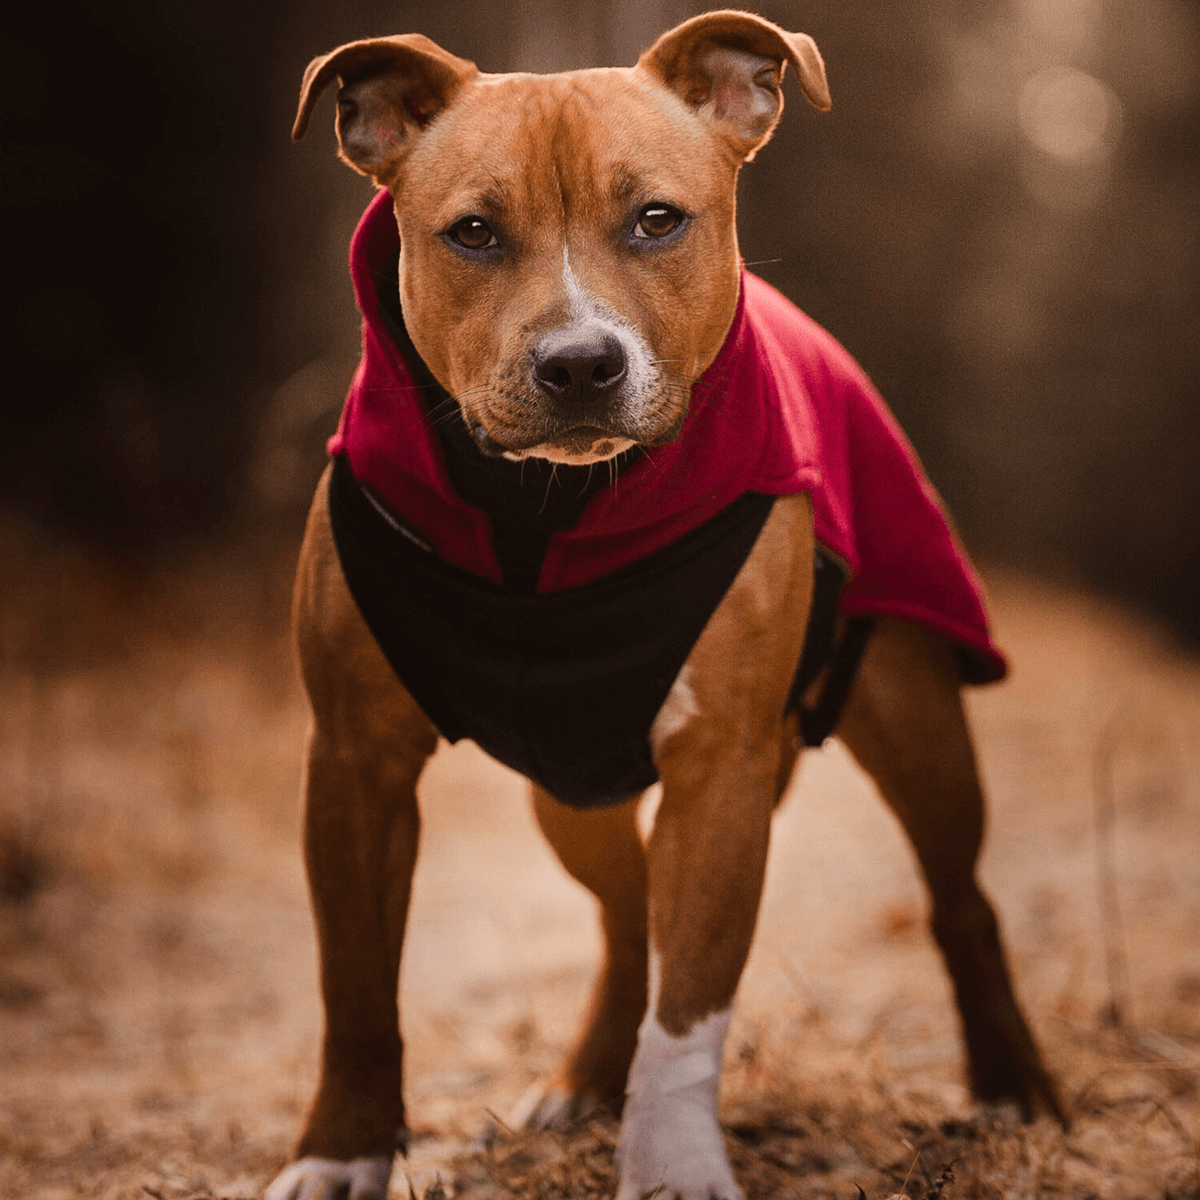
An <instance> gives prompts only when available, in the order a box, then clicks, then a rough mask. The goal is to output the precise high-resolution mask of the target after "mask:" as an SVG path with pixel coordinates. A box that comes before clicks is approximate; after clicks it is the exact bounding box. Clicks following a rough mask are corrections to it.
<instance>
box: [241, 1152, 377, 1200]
mask: <svg viewBox="0 0 1200 1200" xmlns="http://www.w3.org/2000/svg"><path fill="white" fill-rule="evenodd" d="M391 1174H392V1160H391V1158H390V1157H386V1158H385V1157H384V1156H383V1155H380V1156H379V1157H378V1158H355V1159H352V1160H351V1161H350V1162H341V1161H340V1160H338V1159H334V1158H301V1159H298V1160H297V1161H296V1162H294V1163H292V1165H291V1166H289V1167H285V1168H284V1169H283V1170H282V1171H281V1172H280V1173H279V1174H278V1175H277V1176H276V1177H275V1180H274V1182H273V1183H272V1184H271V1185H270V1187H268V1188H267V1190H266V1191H265V1192H264V1193H263V1200H387V1190H388V1180H389V1179H390V1178H391Z"/></svg>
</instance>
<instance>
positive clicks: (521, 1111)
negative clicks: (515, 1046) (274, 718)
mask: <svg viewBox="0 0 1200 1200" xmlns="http://www.w3.org/2000/svg"><path fill="white" fill-rule="evenodd" d="M601 1110H602V1105H601V1104H600V1103H599V1102H598V1101H596V1100H593V1099H592V1098H591V1097H590V1096H577V1095H575V1094H574V1093H573V1092H571V1090H570V1089H569V1088H566V1087H564V1086H563V1085H562V1084H556V1083H547V1082H546V1081H544V1080H539V1081H538V1082H537V1083H535V1084H533V1086H532V1087H530V1088H529V1090H528V1091H526V1092H525V1094H524V1095H523V1096H522V1097H521V1098H520V1100H518V1101H517V1102H516V1104H514V1105H513V1107H512V1111H511V1112H509V1114H508V1118H507V1121H506V1124H507V1125H508V1127H509V1128H510V1129H521V1130H524V1131H526V1132H528V1133H540V1132H541V1131H542V1130H543V1129H569V1128H570V1127H571V1126H572V1125H577V1124H578V1123H579V1122H580V1121H586V1120H588V1119H589V1118H591V1117H594V1116H595V1115H596V1114H597V1113H599V1112H600V1111H601Z"/></svg>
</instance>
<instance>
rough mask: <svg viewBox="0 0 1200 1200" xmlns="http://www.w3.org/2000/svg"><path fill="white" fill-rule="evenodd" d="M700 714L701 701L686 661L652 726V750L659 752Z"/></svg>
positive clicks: (654, 752) (655, 752) (653, 752)
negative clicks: (697, 697) (668, 740)
mask: <svg viewBox="0 0 1200 1200" xmlns="http://www.w3.org/2000/svg"><path fill="white" fill-rule="evenodd" d="M699 715H700V702H699V701H698V700H697V699H696V693H695V690H694V689H693V688H692V668H691V667H690V666H689V665H688V664H687V663H684V664H683V667H682V668H681V669H680V672H679V674H678V675H677V676H676V677H675V682H674V683H673V684H671V690H670V691H669V692H668V693H667V698H666V699H665V700H664V701H663V703H662V708H660V709H659V710H658V715H657V716H656V717H655V718H654V724H653V725H651V726H650V750H651V753H652V754H657V753H658V751H659V748H660V747H661V746H662V744H663V742H665V741H667V739H668V738H672V737H674V736H675V734H677V733H678V732H679V731H680V730H681V729H683V728H684V727H685V726H686V725H687V724H688V722H689V721H691V720H692V718H693V717H698V716H699Z"/></svg>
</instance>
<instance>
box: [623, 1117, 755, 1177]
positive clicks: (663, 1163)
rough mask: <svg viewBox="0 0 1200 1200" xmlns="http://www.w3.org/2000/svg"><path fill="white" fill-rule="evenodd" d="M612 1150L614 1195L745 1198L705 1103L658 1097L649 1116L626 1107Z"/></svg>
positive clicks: (715, 1120) (718, 1127)
mask: <svg viewBox="0 0 1200 1200" xmlns="http://www.w3.org/2000/svg"><path fill="white" fill-rule="evenodd" d="M648 1118H649V1119H648ZM617 1155H618V1162H619V1164H620V1168H621V1185H620V1187H619V1188H618V1190H617V1200H642V1197H644V1196H656V1197H661V1198H662V1200H675V1198H676V1197H678V1198H679V1200H745V1198H744V1196H743V1194H742V1190H741V1188H739V1187H738V1185H737V1184H736V1183H735V1182H734V1181H733V1172H732V1171H730V1169H729V1160H728V1159H727V1158H726V1157H725V1144H724V1141H723V1139H722V1137H721V1127H720V1125H718V1124H717V1119H716V1117H715V1116H714V1115H713V1114H712V1112H711V1110H710V1109H709V1107H708V1106H707V1105H700V1104H694V1103H688V1102H686V1101H684V1102H679V1103H665V1102H660V1103H659V1104H657V1105H655V1111H654V1113H653V1115H652V1117H650V1115H649V1114H645V1113H642V1112H639V1111H635V1112H633V1113H630V1112H628V1111H627V1112H626V1115H625V1119H624V1121H623V1122H622V1123H621V1141H620V1145H619V1148H618V1151H617Z"/></svg>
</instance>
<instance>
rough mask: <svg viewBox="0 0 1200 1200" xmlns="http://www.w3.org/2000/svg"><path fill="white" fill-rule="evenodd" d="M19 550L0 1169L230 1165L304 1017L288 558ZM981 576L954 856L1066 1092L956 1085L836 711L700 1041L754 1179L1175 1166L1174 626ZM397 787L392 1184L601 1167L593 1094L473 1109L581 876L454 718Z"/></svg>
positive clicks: (542, 1057)
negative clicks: (1031, 1104)
mask: <svg viewBox="0 0 1200 1200" xmlns="http://www.w3.org/2000/svg"><path fill="white" fill-rule="evenodd" d="M24 549H25V551H27V552H28V553H29V554H32V556H33V559H34V560H36V561H34V564H33V565H34V568H35V569H34V570H33V571H32V575H29V574H27V576H26V577H27V578H32V579H33V581H34V582H33V584H32V585H31V590H30V591H29V592H28V593H26V595H25V598H24V600H23V601H18V600H14V599H13V598H12V597H11V596H10V597H9V598H8V600H7V601H6V602H5V603H4V604H3V607H2V611H0V637H2V639H3V641H2V643H0V644H3V645H4V646H5V647H6V652H5V656H4V658H3V660H0V1196H2V1197H9V1196H12V1197H17V1196H20V1197H45V1198H47V1200H50V1198H62V1200H67V1198H68V1197H83V1196H88V1197H103V1198H116V1197H122V1198H125V1197H129V1198H138V1200H145V1197H146V1196H150V1197H153V1198H154V1200H217V1198H228V1200H241V1198H243V1197H253V1196H256V1195H257V1194H258V1193H259V1191H260V1190H261V1188H262V1187H263V1186H264V1184H265V1183H266V1182H267V1181H268V1180H269V1178H270V1177H271V1176H272V1175H273V1173H274V1172H275V1170H277V1169H278V1167H279V1166H280V1165H281V1164H282V1163H283V1162H284V1161H285V1160H286V1158H287V1156H288V1154H289V1150H290V1147H291V1144H292V1141H293V1139H294V1137H295V1135H296V1132H297V1128H298V1124H299V1121H300V1119H301V1116H302V1112H303V1109H304V1106H305V1104H306V1101H307V1098H308V1095H309V1091H310V1088H311V1087H312V1084H313V1080H314V1071H315V1062H316V1045H317V1038H318V1032H319V1010H318V1006H317V1000H316V985H315V962H314V950H313V940H312V934H311V929H310V924H309V918H308V912H307V901H306V895H305V886H304V881H303V877H302V873H301V869H300V859H299V852H298V848H297V842H298V832H297V830H298V805H297V795H298V780H299V756H300V752H301V747H302V742H303V737H304V727H305V715H304V709H303V703H302V700H301V697H300V694H299V691H298V688H297V685H296V682H295V678H294V675H293V671H292V667H291V665H290V651H289V649H288V644H287V638H286V633H285V632H284V631H283V630H282V629H281V628H280V626H279V623H278V622H277V621H274V620H273V619H272V618H271V614H273V613H277V612H280V611H283V609H284V608H285V607H286V595H285V588H284V585H282V584H281V583H279V582H278V581H275V582H270V583H264V582H263V579H264V577H267V578H269V579H273V578H274V576H273V574H272V573H271V572H266V573H265V575H264V572H263V571H262V570H261V569H255V570H251V569H249V568H246V567H245V565H244V564H241V565H240V566H239V561H238V560H236V558H235V559H234V560H232V561H231V560H229V559H222V558H219V557H217V558H214V559H213V561H212V562H210V563H209V564H208V565H207V566H205V565H204V564H200V565H199V566H197V565H196V564H195V563H189V565H188V566H187V567H186V568H184V567H181V568H179V570H178V572H176V573H175V574H172V573H171V572H163V571H160V572H159V573H158V574H157V575H156V577H155V578H154V579H153V580H151V581H150V582H149V583H145V582H144V581H143V583H142V584H141V585H139V586H138V587H136V588H135V587H134V586H133V585H131V584H130V583H128V581H127V580H125V579H124V578H123V576H122V574H121V572H120V571H119V570H113V569H111V568H104V569H100V568H95V567H93V566H92V565H89V564H87V563H86V562H82V561H79V562H77V561H75V560H73V559H71V560H69V561H64V559H62V558H61V557H59V556H56V555H54V554H46V555H42V556H40V557H39V555H38V553H36V552H33V551H30V550H29V547H28V546H27V545H26V546H25V547H24ZM56 579H66V580H68V581H69V582H68V584H61V583H60V584H55V582H54V581H55V580H56ZM81 581H82V583H84V584H86V587H83V586H76V585H77V584H81ZM988 581H989V585H990V587H991V591H992V594H993V602H994V610H995V616H996V623H997V627H998V631H999V636H1000V639H1001V641H1002V642H1003V643H1004V644H1005V645H1006V646H1007V648H1008V649H1009V651H1010V652H1011V656H1012V659H1013V661H1014V664H1015V669H1014V671H1013V674H1012V677H1011V679H1010V681H1008V682H1005V683H1004V684H1002V685H999V686H994V687H990V688H985V689H981V690H979V691H977V692H974V693H973V694H972V695H971V697H970V709H971V714H972V718H973V722H974V725H975V728H976V730H977V735H978V743H979V748H980V757H981V761H982V768H983V772H984V776H985V780H986V784H987V788H988V791H989V794H990V800H991V810H990V811H991V820H990V825H989V836H988V842H987V849H986V855H985V860H984V864H983V877H984V879H985V882H986V884H987V886H988V888H989V889H990V891H991V893H992V894H993V896H994V898H995V900H996V902H997V905H998V908H999V910H1000V913H1001V917H1002V922H1003V925H1004V928H1005V931H1006V933H1007V936H1008V940H1009V946H1010V950H1011V957H1012V963H1013V967H1014V970H1015V974H1016V977H1017V980H1018V989H1019V992H1020V994H1021V996H1022V997H1023V999H1024V1002H1025V1004H1026V1006H1027V1009H1028V1012H1029V1015H1030V1018H1031V1020H1032V1023H1033V1024H1034V1026H1035V1028H1036V1029H1037V1031H1038V1034H1039V1036H1040V1038H1041V1040H1042V1042H1043V1044H1044V1046H1045V1049H1046V1054H1047V1057H1048V1060H1049V1062H1050V1063H1051V1065H1052V1067H1053V1070H1054V1071H1055V1073H1056V1074H1057V1075H1058V1077H1059V1079H1060V1080H1061V1082H1062V1089H1063V1094H1064V1097H1065V1099H1066V1101H1067V1104H1068V1106H1069V1107H1070V1109H1071V1112H1072V1114H1073V1117H1074V1123H1073V1126H1072V1128H1071V1130H1070V1131H1069V1132H1066V1133H1064V1132H1063V1131H1061V1130H1059V1129H1058V1128H1057V1127H1056V1126H1053V1125H1051V1124H1049V1123H1046V1122H1042V1123H1038V1124H1035V1125H1033V1126H1031V1127H1020V1126H1012V1125H1009V1124H1007V1123H1005V1121H1004V1120H1003V1118H1002V1115H996V1114H977V1113H975V1112H974V1111H973V1109H972V1107H971V1105H970V1103H969V1100H968V1097H967V1095H966V1093H965V1091H964V1089H963V1087H962V1085H961V1076H960V1066H961V1064H960V1055H959V1047H958V1042H957V1036H956V1031H955V1024H954V1018H953V1013H952V1011H951V1007H950V1001H949V996H948V989H947V985H946V983H945V980H944V977H943V975H942V972H941V969H940V965H939V963H938V961H937V958H936V956H935V952H934V950H933V948H932V945H931V942H930V939H929V937H928V934H927V932H926V928H925V919H924V899H923V895H922V892H921V888H920V886H919V884H918V881H917V878H916V875H915V872H914V868H913V864H912V862H911V859H910V855H909V852H908V850H907V847H906V845H905V843H904V842H903V840H902V838H901V836H900V834H899V832H898V830H897V828H896V826H895V824H894V822H893V821H892V819H891V818H890V816H889V815H888V814H887V813H886V811H885V810H884V809H883V807H882V806H881V805H880V804H879V802H878V801H877V800H876V798H875V796H874V795H873V793H872V790H871V787H870V785H869V783H867V781H866V780H865V779H864V778H863V776H862V775H861V774H860V773H859V772H858V771H857V769H856V768H855V766H854V765H853V763H852V762H851V761H850V760H849V758H848V756H847V755H846V753H845V752H844V751H843V750H842V749H841V748H840V747H839V746H838V745H837V744H836V743H832V744H829V745H828V746H827V747H826V748H824V749H823V750H821V751H820V752H818V753H811V754H810V755H808V756H807V758H806V759H805V761H804V762H803V764H802V766H801V769H800V771H799V772H798V775H797V777H796V779H795V780H794V782H793V785H792V789H791V792H790V794H789V796H788V798H787V801H786V803H785V805H784V806H783V809H782V811H781V813H780V815H779V817H778V818H777V821H776V829H775V834H774V844H773V849H772V858H771V862H770V868H769V878H768V883H767V890H766V896H765V900H764V904H763V909H762V914H761V919H760V922H759V930H758V935H757V940H756V944H755V949H754V952H753V956H752V959H751V962H750V965H749V968H748V970H747V973H746V976H745V979H744V982H743V986H742V988H741V991H740V993H739V999H738V1010H737V1017H736V1019H735V1022H734V1026H733V1030H732V1033H731V1036H730V1040H729V1045H728V1055H727V1062H728V1077H727V1082H726V1088H725V1108H724V1115H725V1117H726V1121H727V1129H728V1134H729V1144H730V1149H731V1154H732V1156H733V1159H734V1163H735V1167H736V1170H737V1173H738V1175H739V1178H740V1179H741V1180H742V1181H743V1185H744V1186H745V1188H746V1190H747V1192H748V1194H749V1195H750V1196H751V1197H752V1198H760V1197H761V1198H766V1197H844V1198H845V1200H855V1198H856V1197H858V1196H859V1195H862V1196H865V1197H867V1198H869V1200H884V1198H885V1197H888V1196H890V1195H893V1194H895V1193H901V1194H905V1195H910V1196H914V1197H936V1196H944V1197H950V1198H954V1197H1046V1196H1049V1197H1080V1198H1082V1197H1090V1196H1095V1197H1104V1198H1105V1200H1108V1198H1113V1200H1122V1198H1129V1200H1146V1198H1155V1197H1157V1198H1167V1197H1169V1198H1170V1200H1185V1198H1189V1200H1195V1198H1197V1197H1200V854H1197V845H1198V843H1200V838H1198V835H1200V661H1198V660H1197V659H1196V658H1194V657H1189V656H1188V655H1187V654H1185V653H1184V652H1183V651H1181V650H1180V649H1179V648H1177V647H1175V646H1173V645H1172V643H1171V641H1170V640H1169V639H1168V638H1167V637H1166V636H1165V635H1163V634H1162V633H1161V632H1160V631H1158V630H1156V629H1155V628H1154V627H1153V626H1152V625H1151V624H1150V623H1148V622H1146V621H1144V620H1140V619H1137V618H1135V617H1133V616H1130V615H1129V614H1126V613H1123V612H1121V611H1119V610H1117V609H1115V608H1113V607H1111V606H1108V605H1105V604H1103V603H1101V602H1099V601H1098V600H1096V599H1094V598H1091V597H1088V596H1086V595H1084V594H1083V593H1081V592H1078V591H1074V590H1071V589H1067V588H1055V587H1050V586H1048V585H1046V584H1043V583H1037V582H1035V581H1031V580H1028V579H1022V578H1019V577H1015V576H1012V575H1007V574H1004V573H1001V572H991V573H989V574H988ZM422 803H423V808H424V812H425V828H424V840H423V849H422V858H421V861H420V864H419V867H418V876H417V883H416V893H415V900H414V908H413V911H412V916H411V921H410V934H409V940H408V944H407V949H406V957H405V963H404V970H403V978H402V1004H403V1023H404V1028H405V1033H406V1036H407V1044H408V1047H409V1054H408V1061H407V1094H408V1098H409V1105H410V1113H411V1117H412V1121H413V1125H414V1134H415V1138H414V1144H413V1149H412V1153H411V1157H410V1158H409V1159H408V1160H407V1161H402V1162H401V1163H400V1164H399V1165H400V1168H401V1169H400V1170H398V1171H397V1173H396V1175H395V1182H394V1194H395V1195H397V1196H406V1195H407V1194H408V1187H409V1181H411V1184H412V1187H413V1189H414V1191H415V1194H416V1195H421V1194H422V1193H423V1192H424V1193H426V1194H427V1195H428V1196H430V1197H433V1196H436V1195H438V1188H439V1187H441V1189H442V1193H441V1194H442V1195H468V1196H488V1197H500V1196H508V1195H516V1196H530V1197H545V1198H547V1200H549V1198H552V1197H585V1196H586V1197H591V1196H596V1197H603V1196H608V1195H611V1188H612V1184H613V1174H612V1163H611V1147H612V1141H613V1136H614V1129H613V1126H612V1123H611V1122H609V1121H606V1120H604V1119H597V1120H595V1121H593V1122H591V1123H590V1124H588V1125H585V1126H584V1127H582V1128H580V1129H578V1130H576V1131H574V1132H572V1133H571V1134H569V1135H558V1134H547V1135H542V1136H540V1137H537V1138H522V1137H519V1136H516V1135H514V1134H513V1133H511V1131H509V1130H508V1129H507V1128H506V1126H505V1116H506V1114H507V1113H509V1112H510V1110H511V1109H512V1108H513V1107H514V1105H516V1103H517V1102H518V1101H519V1100H520V1098H521V1097H522V1095H523V1094H524V1093H525V1092H526V1090H527V1089H528V1088H529V1087H530V1086H531V1085H533V1084H535V1083H536V1081H537V1080H538V1079H539V1078H540V1077H541V1076H542V1075H543V1074H544V1073H545V1072H546V1071H547V1070H548V1069H549V1068H551V1067H552V1066H553V1064H554V1063H555V1061H556V1059H557V1057H558V1056H559V1055H560V1054H561V1053H562V1052H563V1050H564V1047H565V1045H566V1042H567V1040H568V1038H569V1036H570V1033H571V1030H572V1027H573V1023H574V1021H575V1019H576V1017H577V1015H578V1013H579V1009H580V1006H581V1004H582V1001H583V998H584V995H585V990H586V987H587V982H588V979H589V973H590V971H591V969H592V965H593V962H594V959H595V954H596V947H597V941H596V935H595V930H594V918H593V912H592V906H591V902H590V901H589V899H588V898H587V897H586V896H585V895H584V894H583V893H582V892H581V891H580V890H579V889H578V888H577V887H576V886H575V885H574V884H573V883H571V882H570V881H569V880H568V879H567V878H566V877H565V876H564V875H563V874H562V872H561V871H560V870H559V868H558V867H557V865H556V864H555V863H554V861H553V860H552V859H551V856H550V854H549V852H548V850H547V849H546V848H545V847H544V845H543V844H542V843H541V842H540V840H539V838H538V835H537V834H536V832H535V830H534V828H533V824H532V821H531V818H530V816H529V814H528V813H527V811H526V807H525V801H524V793H523V787H522V784H521V782H520V781H519V780H518V779H517V778H516V777H514V776H513V775H511V774H510V773H508V772H506V771H505V770H503V769H502V768H500V767H498V766H496V765H495V764H493V763H491V762H490V761H488V760H487V759H485V758H484V756H483V755H482V754H480V753H479V752H478V751H477V750H476V749H474V747H472V746H470V745H461V746H458V747H455V748H453V749H443V751H442V752H441V753H439V755H438V757H437V759H436V760H435V762H434V763H433V765H432V767H431V769H430V770H429V772H428V774H427V776H426V779H425V781H424V784H423V790H422ZM860 1189H861V1191H860Z"/></svg>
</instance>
